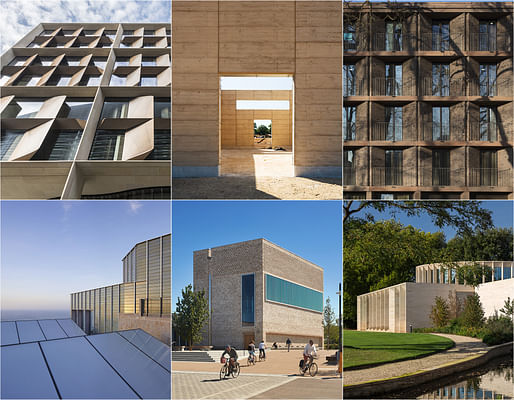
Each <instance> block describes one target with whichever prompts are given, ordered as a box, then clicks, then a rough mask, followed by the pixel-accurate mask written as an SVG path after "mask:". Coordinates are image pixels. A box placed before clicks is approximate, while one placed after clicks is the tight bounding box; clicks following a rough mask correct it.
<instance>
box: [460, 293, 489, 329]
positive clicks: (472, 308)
mask: <svg viewBox="0 0 514 400" xmlns="http://www.w3.org/2000/svg"><path fill="white" fill-rule="evenodd" d="M484 319H485V318H484V309H483V308H482V303H481V301H480V296H478V294H476V293H473V294H472V295H470V296H468V297H467V298H466V301H465V302H464V308H463V310H462V315H461V320H462V324H463V325H464V326H465V327H467V328H480V327H482V325H483V324H484Z"/></svg>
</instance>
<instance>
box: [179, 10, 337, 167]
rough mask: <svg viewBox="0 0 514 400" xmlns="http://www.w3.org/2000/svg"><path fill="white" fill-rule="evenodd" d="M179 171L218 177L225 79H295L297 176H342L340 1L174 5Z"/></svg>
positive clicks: (295, 156) (295, 155) (295, 158)
mask: <svg viewBox="0 0 514 400" xmlns="http://www.w3.org/2000/svg"><path fill="white" fill-rule="evenodd" d="M172 7H173V12H172V22H173V23H172V25H173V50H172V51H173V57H172V59H173V89H172V91H173V173H174V175H175V176H206V175H217V173H218V165H219V150H220V143H221V141H220V132H219V126H220V124H219V106H218V105H219V77H220V76H222V75H224V76H231V75H232V76H233V75H245V74H250V75H259V74H262V75H270V74H287V75H293V76H294V80H295V102H294V107H295V121H294V127H295V128H294V130H295V137H294V143H295V149H294V150H295V153H294V164H295V167H296V170H295V171H296V172H295V173H296V175H310V176H313V175H317V176H331V175H334V176H340V174H341V148H342V144H341V106H342V98H341V87H342V86H341V60H342V57H341V24H342V18H341V15H342V14H341V11H342V10H341V7H342V6H341V3H340V2H335V1H325V2H324V1H244V2H243V1H209V2H196V1H193V2H190V1H174V2H173V5H172Z"/></svg>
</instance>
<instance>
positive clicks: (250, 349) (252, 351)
mask: <svg viewBox="0 0 514 400" xmlns="http://www.w3.org/2000/svg"><path fill="white" fill-rule="evenodd" d="M248 354H249V355H250V357H251V359H252V361H254V360H255V342H254V341H253V340H250V343H249V344H248Z"/></svg>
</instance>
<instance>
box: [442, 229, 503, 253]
mask: <svg viewBox="0 0 514 400" xmlns="http://www.w3.org/2000/svg"><path fill="white" fill-rule="evenodd" d="M512 246H513V234H512V228H509V229H506V228H491V229H487V230H485V231H479V230H475V231H473V232H470V233H465V234H462V235H458V236H456V237H454V238H453V239H451V240H449V241H448V245H447V247H446V252H447V254H448V258H451V259H453V260H454V261H459V260H488V261H504V260H512V258H513V253H512Z"/></svg>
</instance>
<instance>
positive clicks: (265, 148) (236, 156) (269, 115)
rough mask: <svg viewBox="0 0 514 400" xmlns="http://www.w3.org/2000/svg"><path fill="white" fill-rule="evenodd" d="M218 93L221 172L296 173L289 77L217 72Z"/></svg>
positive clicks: (285, 174)
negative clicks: (219, 74)
mask: <svg viewBox="0 0 514 400" xmlns="http://www.w3.org/2000/svg"><path fill="white" fill-rule="evenodd" d="M219 98H220V99H219V110H220V118H219V133H220V134H219V137H220V160H219V164H220V175H229V176H230V175H231V176H256V177H257V176H269V177H284V176H294V165H293V159H294V157H293V154H294V153H293V148H294V140H293V138H294V122H293V121H294V107H293V104H294V81H293V77H292V76H291V75H254V76H220V97H219ZM264 128H266V129H264Z"/></svg>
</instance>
